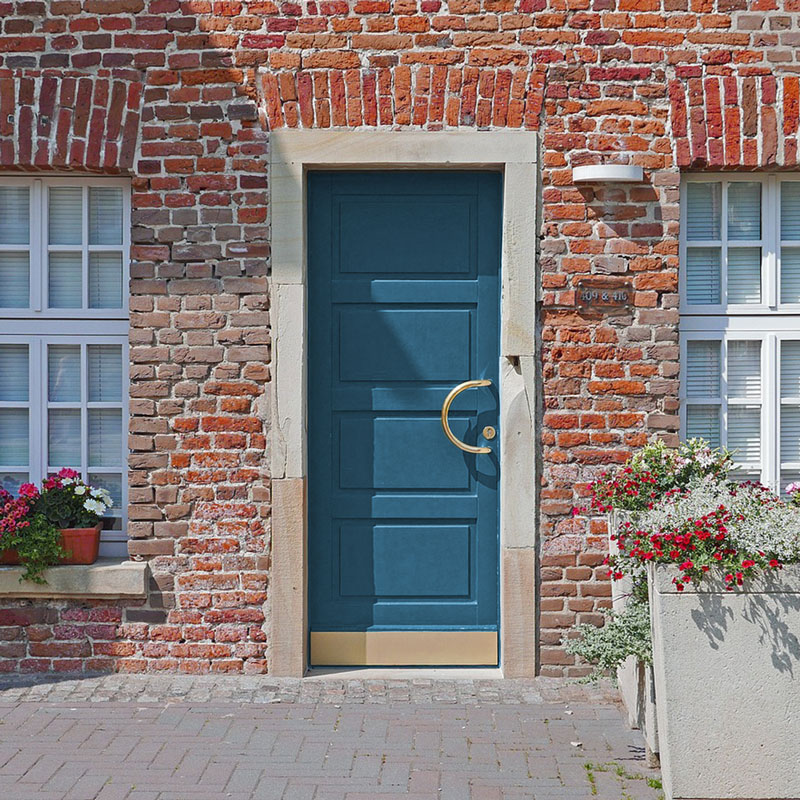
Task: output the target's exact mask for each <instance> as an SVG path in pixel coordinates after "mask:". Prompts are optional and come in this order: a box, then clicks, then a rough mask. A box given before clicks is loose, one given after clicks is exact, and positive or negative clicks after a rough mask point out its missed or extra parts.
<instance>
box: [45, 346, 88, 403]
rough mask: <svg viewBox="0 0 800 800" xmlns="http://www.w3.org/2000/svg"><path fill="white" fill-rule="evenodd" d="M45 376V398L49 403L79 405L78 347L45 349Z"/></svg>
mask: <svg viewBox="0 0 800 800" xmlns="http://www.w3.org/2000/svg"><path fill="white" fill-rule="evenodd" d="M47 375H48V381H47V398H48V400H49V401H50V402H51V403H80V402H81V347H80V345H78V344H75V345H72V344H67V345H64V344H51V345H49V346H48V348H47Z"/></svg>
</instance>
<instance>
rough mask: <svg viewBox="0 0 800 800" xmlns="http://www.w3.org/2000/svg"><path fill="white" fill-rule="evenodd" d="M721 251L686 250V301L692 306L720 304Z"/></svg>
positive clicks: (715, 249) (704, 248) (708, 249)
mask: <svg viewBox="0 0 800 800" xmlns="http://www.w3.org/2000/svg"><path fill="white" fill-rule="evenodd" d="M720 265H721V249H720V248H719V247H689V248H688V249H687V250H686V300H687V302H688V303H690V304H691V305H694V306H699V305H715V304H717V303H719V302H720V273H721V266H720Z"/></svg>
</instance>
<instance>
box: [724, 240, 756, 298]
mask: <svg viewBox="0 0 800 800" xmlns="http://www.w3.org/2000/svg"><path fill="white" fill-rule="evenodd" d="M728 302H729V303H760V302H761V248H760V247H731V248H729V249H728Z"/></svg>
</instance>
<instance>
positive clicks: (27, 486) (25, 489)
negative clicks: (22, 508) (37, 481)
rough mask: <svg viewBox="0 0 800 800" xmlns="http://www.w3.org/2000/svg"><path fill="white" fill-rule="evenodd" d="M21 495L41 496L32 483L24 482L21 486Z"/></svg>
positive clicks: (32, 497) (33, 497)
mask: <svg viewBox="0 0 800 800" xmlns="http://www.w3.org/2000/svg"><path fill="white" fill-rule="evenodd" d="M19 496H20V497H29V498H31V499H35V498H37V497H38V496H39V490H38V489H37V488H36V487H35V486H34V485H33V484H32V483H23V484H22V486H20V487H19Z"/></svg>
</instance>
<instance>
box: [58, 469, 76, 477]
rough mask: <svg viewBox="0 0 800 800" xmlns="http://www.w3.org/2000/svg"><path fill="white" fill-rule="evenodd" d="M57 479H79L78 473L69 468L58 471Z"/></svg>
mask: <svg viewBox="0 0 800 800" xmlns="http://www.w3.org/2000/svg"><path fill="white" fill-rule="evenodd" d="M58 477H59V478H79V477H80V473H79V472H76V471H75V470H74V469H71V468H70V467H64V468H63V469H61V470H59V472H58Z"/></svg>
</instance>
